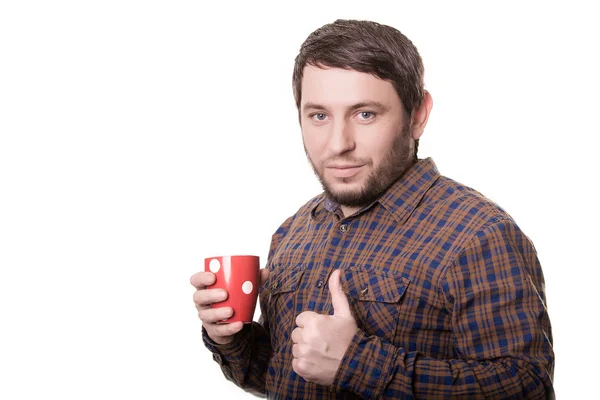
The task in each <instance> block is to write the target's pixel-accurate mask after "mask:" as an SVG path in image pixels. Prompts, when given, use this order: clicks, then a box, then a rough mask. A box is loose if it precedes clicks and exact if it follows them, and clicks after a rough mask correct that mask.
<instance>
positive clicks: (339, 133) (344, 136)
mask: <svg viewBox="0 0 600 400" xmlns="http://www.w3.org/2000/svg"><path fill="white" fill-rule="evenodd" d="M355 146H356V142H355V140H354V133H353V131H352V127H351V125H350V124H349V123H347V122H346V121H343V120H338V121H336V122H335V123H333V124H332V127H331V132H330V137H329V151H330V153H331V154H332V155H339V154H344V153H346V152H348V151H352V150H354V148H355Z"/></svg>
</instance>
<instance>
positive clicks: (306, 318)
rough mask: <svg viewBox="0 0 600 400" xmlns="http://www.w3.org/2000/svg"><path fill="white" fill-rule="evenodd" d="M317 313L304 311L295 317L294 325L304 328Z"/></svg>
mask: <svg viewBox="0 0 600 400" xmlns="http://www.w3.org/2000/svg"><path fill="white" fill-rule="evenodd" d="M316 315H317V313H316V312H314V311H304V312H302V313H300V314H298V316H297V317H296V325H298V326H299V327H300V328H304V327H305V326H306V324H307V323H308V322H310V320H311V319H313V318H314V317H315V316H316Z"/></svg>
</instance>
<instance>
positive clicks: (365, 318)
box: [341, 270, 410, 342]
mask: <svg viewBox="0 0 600 400" xmlns="http://www.w3.org/2000/svg"><path fill="white" fill-rule="evenodd" d="M341 283H342V287H343V288H344V292H345V293H346V295H347V297H348V302H349V303H350V308H351V309H352V315H353V316H354V318H355V319H356V322H357V324H358V327H359V328H360V329H361V330H362V331H363V332H365V333H367V334H369V335H375V336H378V337H381V338H383V339H386V340H389V341H391V342H394V339H395V335H396V328H397V326H398V315H399V312H400V308H399V307H400V303H401V301H402V298H403V296H404V294H405V292H406V289H407V288H408V285H409V283H410V281H409V280H408V279H406V278H404V277H402V276H399V275H396V274H391V273H373V272H367V271H363V270H346V271H342V276H341Z"/></svg>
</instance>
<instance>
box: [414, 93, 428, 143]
mask: <svg viewBox="0 0 600 400" xmlns="http://www.w3.org/2000/svg"><path fill="white" fill-rule="evenodd" d="M432 107H433V99H432V98H431V94H429V92H428V91H425V95H424V96H423V101H422V102H421V105H420V106H419V108H417V109H415V110H414V111H413V115H412V129H411V135H412V138H413V139H415V140H417V139H418V138H420V137H421V135H422V134H423V131H424V130H425V126H426V125H427V120H428V119H429V113H430V112H431V108H432Z"/></svg>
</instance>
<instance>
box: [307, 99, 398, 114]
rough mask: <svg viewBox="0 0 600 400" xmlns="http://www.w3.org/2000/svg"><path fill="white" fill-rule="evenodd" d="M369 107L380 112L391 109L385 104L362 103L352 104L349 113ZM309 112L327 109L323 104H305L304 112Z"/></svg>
mask: <svg viewBox="0 0 600 400" xmlns="http://www.w3.org/2000/svg"><path fill="white" fill-rule="evenodd" d="M367 107H370V108H376V109H378V110H379V111H387V110H388V108H389V107H387V106H385V105H384V104H383V103H380V102H378V101H361V102H360V103H356V104H352V105H351V106H350V107H348V109H347V113H351V112H354V111H356V110H358V109H361V108H367ZM308 110H327V107H325V106H324V105H321V104H317V103H310V102H309V103H306V104H304V106H303V107H302V112H306V111H308Z"/></svg>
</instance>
